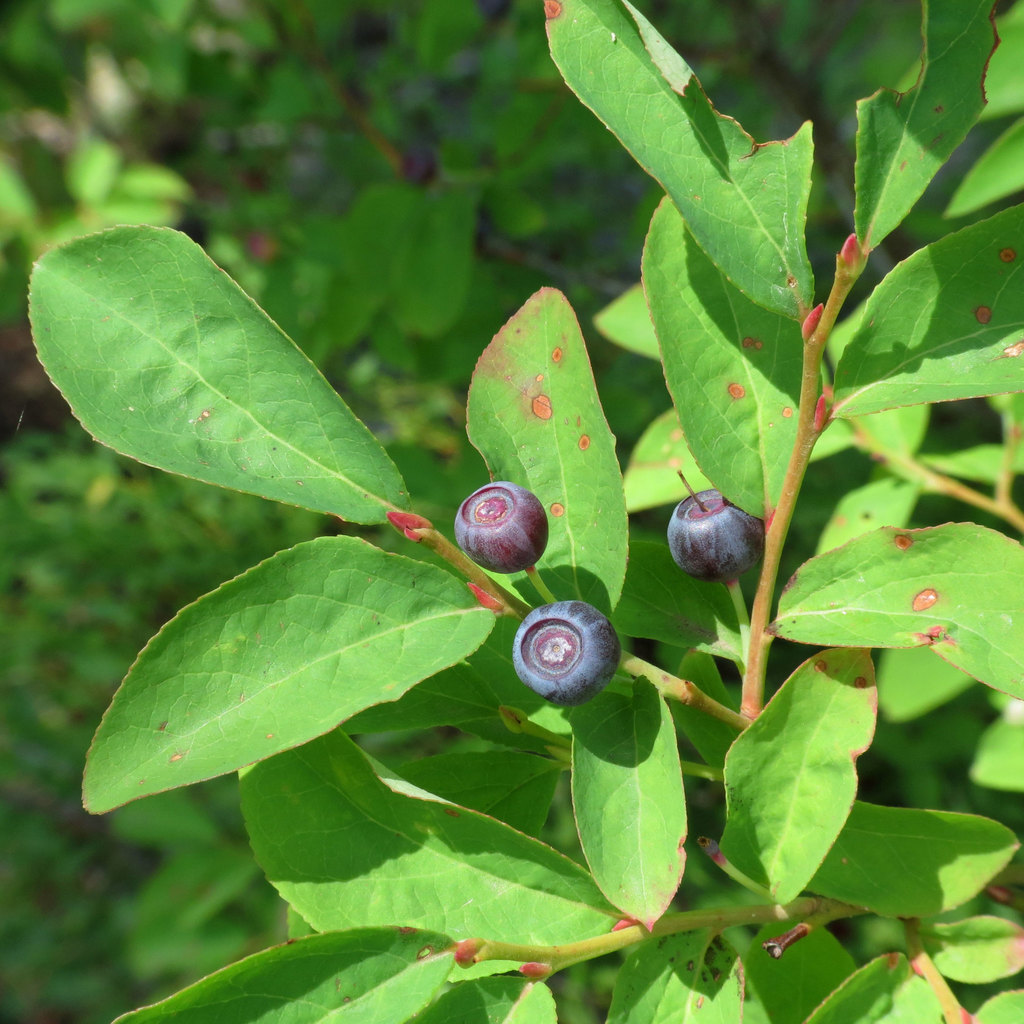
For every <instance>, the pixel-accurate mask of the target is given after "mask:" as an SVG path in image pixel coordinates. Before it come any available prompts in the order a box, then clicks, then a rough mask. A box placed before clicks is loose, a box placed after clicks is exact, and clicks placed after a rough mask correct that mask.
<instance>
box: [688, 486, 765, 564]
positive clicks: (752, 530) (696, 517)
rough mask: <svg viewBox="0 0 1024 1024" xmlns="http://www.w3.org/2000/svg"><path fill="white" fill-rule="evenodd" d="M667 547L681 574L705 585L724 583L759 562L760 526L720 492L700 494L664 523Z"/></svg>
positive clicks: (761, 541)
mask: <svg viewBox="0 0 1024 1024" xmlns="http://www.w3.org/2000/svg"><path fill="white" fill-rule="evenodd" d="M668 546H669V550H670V551H671V552H672V557H673V559H675V563H676V565H678V566H679V568H680V569H682V570H683V572H685V573H687V574H689V575H690V576H693V577H694V578H696V579H698V580H705V581H706V582H709V583H727V582H729V581H730V580H734V579H736V578H737V577H738V576H739V575H740V574H741V573H744V572H746V571H747V569H749V568H750V567H751V566H752V565H754V564H755V563H756V562H757V561H758V560H759V559H760V557H761V555H762V553H763V552H764V523H763V522H762V521H761V520H760V519H757V518H755V517H754V516H752V515H750V514H749V513H747V512H744V511H743V509H741V508H738V507H737V506H736V505H733V504H732V502H730V501H728V500H727V499H726V498H724V497H723V496H722V492H721V491H717V490H707V491H701V492H700V493H699V494H692V495H691V496H690V497H689V498H685V499H684V500H683V501H681V502H680V503H679V504H678V505H677V506H676V508H675V511H674V512H673V513H672V518H671V519H670V520H669V523H668Z"/></svg>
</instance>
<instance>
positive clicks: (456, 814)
mask: <svg viewBox="0 0 1024 1024" xmlns="http://www.w3.org/2000/svg"><path fill="white" fill-rule="evenodd" d="M444 813H445V814H447V815H448V817H449V818H461V817H462V815H461V814H459V812H458V811H453V810H452V809H451V808H450V807H446V808H445V809H444Z"/></svg>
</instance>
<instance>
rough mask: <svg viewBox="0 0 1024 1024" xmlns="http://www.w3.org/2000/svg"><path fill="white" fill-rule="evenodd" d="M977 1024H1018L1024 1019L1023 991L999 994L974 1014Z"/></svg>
mask: <svg viewBox="0 0 1024 1024" xmlns="http://www.w3.org/2000/svg"><path fill="white" fill-rule="evenodd" d="M975 1017H976V1018H977V1021H978V1024H1020V1021H1021V1019H1022V1018H1024V991H1020V990H1018V991H1016V992H1001V993H1000V994H999V995H997V996H993V997H992V998H991V999H990V1000H989V1001H988V1002H987V1003H985V1005H984V1006H983V1007H982V1008H981V1009H980V1010H979V1011H978V1012H977V1013H976V1014H975Z"/></svg>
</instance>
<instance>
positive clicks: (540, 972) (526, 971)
mask: <svg viewBox="0 0 1024 1024" xmlns="http://www.w3.org/2000/svg"><path fill="white" fill-rule="evenodd" d="M519 973H520V974H521V975H522V976H523V977H524V978H533V979H535V980H538V981H539V980H540V979H541V978H546V977H547V976H548V975H549V974H550V973H551V964H540V963H537V962H536V961H533V962H531V963H528V964H523V965H522V966H521V967H520V968H519Z"/></svg>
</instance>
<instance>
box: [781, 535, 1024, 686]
mask: <svg viewBox="0 0 1024 1024" xmlns="http://www.w3.org/2000/svg"><path fill="white" fill-rule="evenodd" d="M1021 608H1024V549H1022V548H1021V546H1020V544H1018V543H1017V542H1016V541H1013V540H1010V538H1009V537H1006V536H1004V535H1003V534H1001V533H996V532H995V531H994V530H988V529H986V528H984V527H982V526H976V525H974V524H973V523H947V524H946V525H945V526H936V527H931V528H927V529H922V530H899V529H896V528H894V527H883V528H882V529H880V530H876V531H874V532H873V533H869V534H865V535H864V536H863V537H857V538H856V539H854V540H852V541H850V542H849V543H848V544H844V545H843V547H841V548H836V549H835V550H833V551H827V552H825V554H823V555H818V556H816V557H815V558H812V559H810V561H808V562H805V563H804V564H803V565H802V566H801V567H800V569H799V570H798V571H797V573H796V575H795V576H794V577H793V579H791V580H790V581H789V583H788V584H787V587H786V589H785V590H784V591H783V592H782V596H781V598H780V599H779V612H778V619H777V620H776V621H775V622H774V623H773V624H772V626H771V627H770V629H771V631H772V632H773V633H775V634H777V635H778V636H783V637H786V638H787V639H790V640H796V641H799V642H800V643H809V644H822V645H836V646H843V647H846V646H850V647H919V646H927V647H929V648H930V649H931V650H932V651H934V652H935V653H936V654H938V655H939V656H940V657H941V658H943V659H944V660H945V661H948V662H949V663H950V664H951V665H955V666H956V667H957V668H960V669H962V670H963V671H964V672H967V673H968V674H969V675H972V676H974V678H975V679H979V680H981V682H983V683H986V684H988V685H989V686H992V687H994V688H996V689H998V690H1004V691H1006V692H1007V693H1010V694H1015V695H1017V696H1024V615H1021V614H1020V611H1019V610H1020V609H1021Z"/></svg>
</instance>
